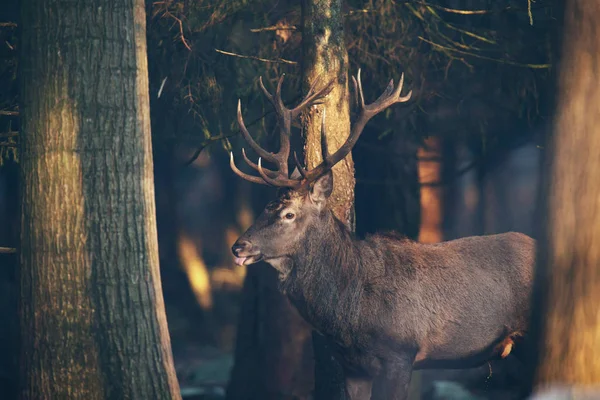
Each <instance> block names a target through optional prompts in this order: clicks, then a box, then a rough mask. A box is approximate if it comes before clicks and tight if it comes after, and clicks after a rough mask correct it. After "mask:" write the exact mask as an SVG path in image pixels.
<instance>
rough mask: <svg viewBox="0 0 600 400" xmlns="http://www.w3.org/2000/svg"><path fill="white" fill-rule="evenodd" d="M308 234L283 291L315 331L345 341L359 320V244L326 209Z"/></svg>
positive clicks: (360, 271) (360, 282)
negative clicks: (324, 213)
mask: <svg viewBox="0 0 600 400" xmlns="http://www.w3.org/2000/svg"><path fill="white" fill-rule="evenodd" d="M307 231H308V234H307V236H306V240H305V242H304V244H303V246H301V248H300V250H299V251H298V252H297V253H296V254H294V256H293V257H292V262H293V263H294V266H293V268H292V271H291V272H290V274H289V275H288V276H287V277H286V279H285V280H284V281H283V282H282V288H283V290H284V291H285V292H286V294H287V295H288V297H289V298H290V300H291V301H292V303H293V304H294V305H295V306H296V308H297V309H298V311H299V312H300V313H301V314H302V316H303V317H304V318H305V319H306V320H307V321H308V322H309V323H311V324H312V325H313V327H314V328H315V329H317V330H318V331H319V332H321V333H322V334H327V335H334V336H339V337H338V338H337V340H338V341H342V342H346V341H348V340H351V336H352V335H351V332H352V330H353V328H354V327H355V326H356V323H357V321H358V317H359V315H360V308H361V307H360V306H361V304H360V303H361V298H362V292H363V290H362V284H363V277H362V273H364V269H363V268H362V260H361V254H360V251H359V246H358V241H357V240H356V239H354V237H353V235H352V233H351V232H350V231H349V230H348V228H347V227H346V226H345V225H343V224H342V223H341V222H340V221H339V220H338V219H337V218H335V216H334V215H333V213H332V212H331V211H329V210H328V211H326V215H325V216H324V218H323V219H321V220H320V221H319V224H318V226H314V227H313V228H312V229H308V230H307Z"/></svg>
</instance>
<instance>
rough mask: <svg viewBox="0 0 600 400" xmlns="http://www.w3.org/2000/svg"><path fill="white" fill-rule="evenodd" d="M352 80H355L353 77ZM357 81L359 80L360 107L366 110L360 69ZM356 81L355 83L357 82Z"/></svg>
mask: <svg viewBox="0 0 600 400" xmlns="http://www.w3.org/2000/svg"><path fill="white" fill-rule="evenodd" d="M352 79H354V77H352ZM356 80H358V85H357V86H358V96H359V97H360V107H361V109H362V108H365V96H364V94H363V88H362V82H361V80H360V68H359V69H358V72H357V73H356ZM356 80H355V81H356Z"/></svg>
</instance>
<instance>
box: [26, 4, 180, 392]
mask: <svg viewBox="0 0 600 400" xmlns="http://www.w3.org/2000/svg"><path fill="white" fill-rule="evenodd" d="M21 20H22V26H23V30H22V48H21V60H20V67H21V98H20V100H21V112H22V137H21V171H22V172H21V179H22V189H21V201H22V216H21V228H22V229H21V246H20V257H21V270H20V290H21V296H20V299H21V300H20V301H21V303H20V316H21V342H22V343H21V351H20V363H21V391H20V396H21V398H23V399H67V398H68V399H85V400H93V399H109V398H110V399H178V398H180V394H179V387H178V383H177V379H176V376H175V370H174V366H173V360H172V355H171V347H170V340H169V333H168V331H167V322H166V317H165V310H164V304H163V298H162V289H161V283H160V275H159V265H158V244H157V238H156V219H155V203H154V201H155V200H154V181H153V175H152V152H151V140H150V115H149V97H148V96H149V94H148V77H147V74H148V71H147V56H146V36H145V35H146V23H145V21H146V19H145V12H144V2H143V1H141V0H115V1H113V0H110V1H109V0H98V1H96V2H93V3H91V2H72V1H64V0H52V1H42V0H23V1H22V19H21Z"/></svg>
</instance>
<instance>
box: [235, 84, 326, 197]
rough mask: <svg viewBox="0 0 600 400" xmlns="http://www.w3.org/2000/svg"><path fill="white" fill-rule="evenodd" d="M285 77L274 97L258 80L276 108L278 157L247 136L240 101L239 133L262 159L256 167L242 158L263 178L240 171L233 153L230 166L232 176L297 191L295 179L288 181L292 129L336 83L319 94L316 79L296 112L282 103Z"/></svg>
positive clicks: (244, 154) (238, 112) (244, 155)
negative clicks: (271, 166) (269, 166)
mask: <svg viewBox="0 0 600 400" xmlns="http://www.w3.org/2000/svg"><path fill="white" fill-rule="evenodd" d="M284 77H285V74H282V75H281V77H280V78H279V81H278V82H277V89H276V90H275V94H274V95H272V94H271V93H270V92H269V91H268V90H267V89H266V88H265V85H264V84H263V81H262V77H261V78H260V80H259V83H260V88H261V90H262V91H263V93H264V95H265V97H266V98H267V99H268V100H269V102H270V103H271V104H272V105H273V108H274V109H275V114H276V116H277V124H278V125H279V143H280V148H279V151H278V152H277V153H270V152H268V151H267V150H265V149H263V148H262V147H260V146H259V145H258V144H257V143H256V142H255V141H254V139H252V136H251V135H250V133H249V132H248V129H247V128H246V125H245V124H244V118H243V117H242V105H241V100H240V101H238V110H237V121H238V125H239V126H240V132H241V133H242V136H243V137H244V139H245V140H246V142H248V144H249V145H250V147H252V149H253V150H254V151H255V152H256V153H257V154H258V155H259V158H258V164H255V163H253V162H252V161H250V159H248V157H247V156H246V152H245V150H244V149H242V156H243V158H244V161H246V163H247V164H248V165H249V166H250V167H252V168H253V169H254V170H256V171H258V173H259V175H260V177H258V176H252V175H248V174H246V173H244V172H242V171H240V170H239V169H238V168H237V166H236V165H235V161H234V159H233V152H232V153H230V159H229V165H230V166H231V169H232V170H233V172H235V173H236V174H237V175H238V176H240V177H241V178H243V179H245V180H247V181H250V182H254V183H260V184H267V185H272V186H279V187H297V186H299V185H300V183H301V182H299V181H298V180H296V179H290V178H289V177H288V164H287V163H288V158H289V156H290V135H291V127H292V120H293V119H294V118H296V117H298V116H299V115H300V113H301V112H302V111H303V110H304V109H305V108H306V107H309V106H311V105H313V104H318V102H319V100H321V99H322V98H323V97H325V96H326V95H328V94H329V93H330V92H331V90H332V89H333V80H332V81H330V82H329V83H328V84H327V85H325V86H324V87H323V88H322V89H320V90H316V87H317V84H318V83H319V81H320V79H319V78H317V79H316V80H315V82H314V83H313V85H312V86H311V87H310V89H309V90H308V94H307V95H306V97H305V98H304V99H303V100H302V101H301V102H300V104H298V105H297V106H296V107H295V108H292V109H289V108H287V107H286V106H285V105H284V104H283V100H282V99H281V86H282V84H283V78H284ZM262 159H265V160H266V161H268V162H271V163H273V164H275V165H276V166H277V169H276V170H275V171H273V170H270V169H267V168H265V167H263V166H262Z"/></svg>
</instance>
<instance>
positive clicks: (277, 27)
mask: <svg viewBox="0 0 600 400" xmlns="http://www.w3.org/2000/svg"><path fill="white" fill-rule="evenodd" d="M299 30H300V29H298V27H296V26H295V25H273V26H267V27H264V28H255V29H250V32H252V33H258V32H272V31H299Z"/></svg>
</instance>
